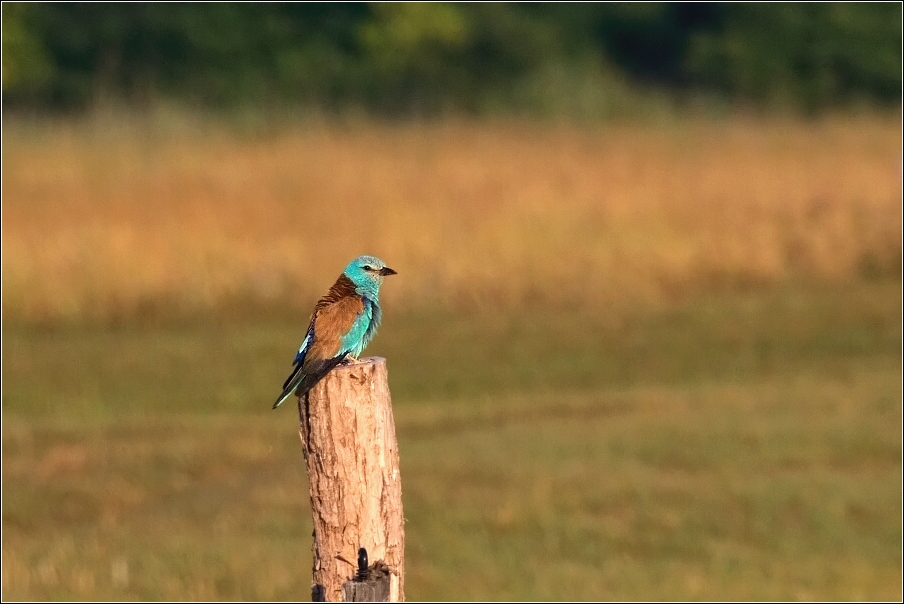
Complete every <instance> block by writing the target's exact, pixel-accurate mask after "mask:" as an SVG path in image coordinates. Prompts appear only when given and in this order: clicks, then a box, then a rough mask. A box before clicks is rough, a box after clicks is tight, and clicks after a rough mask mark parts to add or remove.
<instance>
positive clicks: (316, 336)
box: [273, 256, 396, 409]
mask: <svg viewBox="0 0 904 604" xmlns="http://www.w3.org/2000/svg"><path fill="white" fill-rule="evenodd" d="M395 274H396V272H395V271H394V270H392V269H391V268H389V267H388V266H386V265H385V264H383V261H382V260H380V259H379V258H375V257H373V256H359V257H357V258H355V259H354V260H352V261H351V262H350V263H349V264H348V266H346V267H345V271H343V273H342V274H341V275H339V279H337V280H336V283H334V284H333V287H331V288H330V291H329V292H327V294H326V295H325V296H324V297H322V298H320V300H319V301H318V302H317V305H316V306H315V307H314V314H313V315H312V316H311V324H310V325H309V326H308V331H307V333H306V334H305V337H304V341H303V342H302V343H301V346H300V347H299V348H298V353H297V354H296V355H295V369H294V370H293V371H292V374H291V375H289V378H288V379H287V380H286V383H285V384H283V391H282V394H280V395H279V398H278V399H276V402H275V403H273V408H274V409H276V408H277V407H279V406H280V405H281V404H282V402H283V401H285V400H286V399H287V398H289V397H290V396H292V395H293V394H295V395H296V396H302V395H304V394H305V393H306V392H307V391H308V390H310V389H311V388H313V387H314V384H316V383H317V382H318V381H319V380H320V378H322V377H323V376H325V375H326V374H327V373H328V372H329V371H330V369H332V368H333V367H335V366H336V365H338V364H340V363H342V362H343V361H345V360H346V359H348V358H350V359H351V360H357V359H358V356H359V355H360V354H361V351H363V350H364V348H365V347H366V346H367V345H368V344H369V343H370V341H371V340H372V339H373V337H374V335H375V334H376V333H377V327H379V326H380V318H381V311H380V286H381V285H382V284H383V278H384V277H386V276H388V275H395Z"/></svg>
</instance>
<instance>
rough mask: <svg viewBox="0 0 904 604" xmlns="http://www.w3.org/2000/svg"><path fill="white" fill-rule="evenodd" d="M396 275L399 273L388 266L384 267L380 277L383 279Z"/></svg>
mask: <svg viewBox="0 0 904 604" xmlns="http://www.w3.org/2000/svg"><path fill="white" fill-rule="evenodd" d="M396 274H398V273H396V272H395V271H394V270H392V269H391V268H389V267H388V266H384V267H383V268H381V269H380V276H382V277H386V276H388V275H396Z"/></svg>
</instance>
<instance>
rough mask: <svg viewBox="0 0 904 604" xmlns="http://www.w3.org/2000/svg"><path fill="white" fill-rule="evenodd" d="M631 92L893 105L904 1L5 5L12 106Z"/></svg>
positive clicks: (534, 102) (424, 100) (490, 99)
mask: <svg viewBox="0 0 904 604" xmlns="http://www.w3.org/2000/svg"><path fill="white" fill-rule="evenodd" d="M625 90H633V91H637V90H643V91H647V92H650V91H654V92H656V91H663V92H664V93H666V94H672V95H675V96H676V98H680V97H682V96H692V95H706V96H708V97H712V98H718V99H725V100H726V101H729V102H744V103H753V104H758V105H764V106H767V107H768V106H783V107H786V106H791V107H795V108H800V109H804V110H807V111H815V110H819V109H822V108H826V107H833V106H843V105H846V104H850V103H862V102H866V103H869V104H878V105H883V104H884V105H894V104H898V103H900V101H901V5H900V4H899V3H896V2H895V3H815V4H797V3H792V4H759V3H751V4H702V3H701V4H697V3H676V4H671V3H667V4H666V3H663V4H659V3H655V4H621V3H611V4H610V3H600V4H558V3H555V4H495V3H494V4H440V3H437V4H420V3H415V4H366V3H327V4H308V3H302V4H300V3H286V4H283V3H250V4H244V3H242V4H235V3H213V4H187V3H186V4H182V3H177V4H162V3H124V4H107V3H37V4H20V3H9V2H4V3H3V102H4V106H5V108H7V109H9V108H16V107H29V108H39V109H46V110H78V109H83V108H86V107H89V106H91V105H92V104H94V103H97V102H98V101H99V100H103V99H116V100H120V101H124V102H127V103H137V104H142V103H149V102H153V101H155V100H157V99H171V100H177V101H179V102H184V103H189V104H191V105H196V106H199V107H229V106H237V105H247V104H254V105H262V106H268V105H270V104H286V105H291V106H297V105H305V106H310V107H320V108H324V109H342V108H347V107H361V108H364V109H366V110H368V111H372V112H376V113H382V114H409V113H431V112H437V111H443V110H447V109H452V110H456V111H465V112H475V113H481V112H485V111H488V110H496V111H522V110H528V111H548V112H556V111H568V110H569V107H572V108H573V107H574V106H578V105H580V103H585V104H589V106H590V107H591V108H592V107H593V106H594V105H593V103H594V102H595V101H594V100H593V99H597V100H598V99H606V98H608V99H610V100H611V99H613V98H616V97H617V96H618V94H620V93H622V92H624V91H625ZM588 99H589V100H588Z"/></svg>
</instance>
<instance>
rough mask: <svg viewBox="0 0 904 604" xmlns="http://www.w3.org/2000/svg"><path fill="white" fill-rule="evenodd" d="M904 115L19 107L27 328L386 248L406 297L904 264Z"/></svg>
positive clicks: (321, 269) (209, 297) (824, 275)
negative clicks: (30, 113) (191, 114)
mask: <svg viewBox="0 0 904 604" xmlns="http://www.w3.org/2000/svg"><path fill="white" fill-rule="evenodd" d="M900 132H901V131H900V122H899V119H898V118H897V117H896V116H895V117H870V118H845V119H841V118H838V119H826V120H822V121H818V122H812V123H800V122H792V121H782V120H776V119H772V120H746V121H745V120H734V121H723V122H712V121H711V122H680V123H672V124H668V125H665V126H662V125H659V126H654V125H641V126H594V127H592V128H582V127H577V126H563V125H530V124H524V123H494V124H485V123H484V124H475V123H463V122H446V123H440V124H431V125H401V126H400V125H395V126H389V125H376V124H358V125H355V126H351V127H350V126H341V125H323V124H314V125H311V124H307V125H301V126H299V125H296V126H293V127H290V128H287V129H286V130H285V131H281V132H278V133H273V134H269V135H266V136H255V137H249V136H239V135H235V134H228V133H227V132H226V131H225V130H224V129H220V130H217V129H209V130H202V129H198V128H194V129H186V131H184V132H181V133H180V132H177V131H176V130H174V129H170V130H167V131H165V132H161V131H160V130H159V129H153V128H145V127H137V126H135V125H134V124H132V125H128V124H126V125H122V124H118V125H115V124H114V125H111V126H108V125H105V124H104V123H103V122H94V123H88V124H86V123H55V124H50V123H47V124H39V125H37V126H35V125H30V126H28V125H25V124H17V123H8V124H6V127H5V128H4V135H3V142H4V147H3V312H4V315H5V317H6V318H7V319H8V320H9V319H13V320H29V321H31V320H57V319H70V320H82V319H106V318H110V317H112V316H117V315H126V316H128V315H132V314H135V313H140V312H145V311H147V310H149V309H165V310H166V312H196V311H205V310H208V309H216V308H219V307H222V306H223V305H226V304H232V303H235V302H236V301H240V302H249V301H250V302H252V303H255V304H267V305H282V306H285V305H290V306H298V307H299V308H305V309H307V308H308V307H309V306H310V303H311V301H312V298H313V297H314V296H316V295H318V294H319V293H320V292H321V291H322V290H324V289H325V287H326V286H327V285H328V284H329V283H331V282H332V280H333V279H334V278H335V277H336V275H337V274H338V273H339V272H340V271H341V269H342V267H343V266H344V265H345V263H346V262H347V261H348V260H349V259H350V258H351V257H353V256H355V255H357V254H361V253H374V254H377V255H379V256H381V257H383V258H384V259H385V260H386V261H387V262H388V263H389V265H390V266H392V267H394V268H396V269H397V270H398V271H399V272H400V274H401V276H400V277H399V278H398V280H397V281H396V282H394V283H393V287H391V288H387V291H386V296H387V297H388V298H389V300H390V301H393V300H395V302H394V303H396V304H398V303H401V302H402V301H404V302H405V304H406V305H411V306H417V305H419V304H422V303H425V302H437V301H439V302H442V303H450V304H474V303H477V304H503V305H508V306H511V305H518V304H522V303H533V301H539V302H543V303H547V304H548V303H557V304H558V303H563V304H578V305H584V306H599V305H610V306H611V305H618V304H626V303H635V302H637V301H654V302H655V301H657V300H662V299H664V298H669V297H673V296H676V295H682V294H683V293H685V292H690V291H700V290H707V289H713V288H725V287H729V288H734V287H747V286H750V285H752V284H754V285H755V284H760V283H767V284H768V283H776V282H781V281H784V280H787V279H791V278H804V279H807V280H810V279H815V280H846V279H849V278H851V277H853V276H856V275H862V274H875V273H884V272H890V273H896V272H899V271H900V265H901V153H900V148H901V135H900Z"/></svg>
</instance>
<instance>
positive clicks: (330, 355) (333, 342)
mask: <svg viewBox="0 0 904 604" xmlns="http://www.w3.org/2000/svg"><path fill="white" fill-rule="evenodd" d="M362 312H364V301H363V300H362V299H361V297H360V296H346V297H343V298H340V299H339V300H336V301H335V302H334V303H332V304H330V305H329V306H325V307H323V308H321V309H319V310H318V311H317V312H316V313H315V315H314V321H313V329H314V338H313V340H312V342H311V345H310V346H309V347H308V350H307V352H306V354H305V357H304V361H303V362H302V371H303V372H304V373H306V374H309V375H315V374H318V373H325V371H329V369H326V370H325V365H328V364H330V363H332V361H333V360H334V359H338V360H337V361H336V362H338V361H341V360H342V359H343V358H344V357H345V355H346V354H348V352H349V350H348V349H345V348H344V347H343V345H342V340H343V338H344V337H345V336H346V334H348V332H349V331H351V330H352V328H353V327H354V325H355V322H356V321H357V319H358V315H360V314H361V313H362ZM334 365H335V363H332V364H331V365H330V368H332V366H334Z"/></svg>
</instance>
